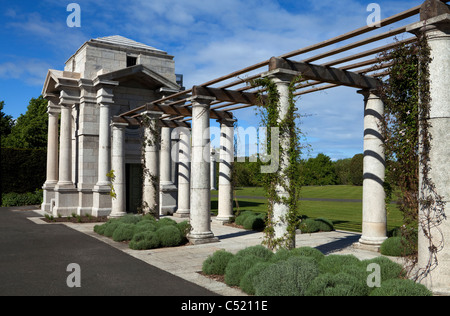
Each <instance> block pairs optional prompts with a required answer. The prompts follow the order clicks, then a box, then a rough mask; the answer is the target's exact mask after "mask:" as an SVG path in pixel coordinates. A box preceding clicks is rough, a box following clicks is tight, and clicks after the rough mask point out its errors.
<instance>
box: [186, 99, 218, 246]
mask: <svg viewBox="0 0 450 316" xmlns="http://www.w3.org/2000/svg"><path fill="white" fill-rule="evenodd" d="M214 99H215V98H211V97H203V96H195V97H193V98H192V100H193V102H192V162H191V170H192V173H191V217H190V224H191V232H190V233H189V235H188V239H189V241H190V242H192V243H193V244H201V243H210V242H216V241H218V239H217V238H216V237H214V234H213V232H212V231H211V179H210V176H211V173H210V158H209V155H210V134H209V133H210V131H209V119H210V116H209V110H210V103H211V102H212V101H213V100H214Z"/></svg>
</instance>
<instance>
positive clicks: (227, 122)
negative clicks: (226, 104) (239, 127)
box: [216, 118, 237, 127]
mask: <svg viewBox="0 0 450 316" xmlns="http://www.w3.org/2000/svg"><path fill="white" fill-rule="evenodd" d="M216 122H217V123H220V124H223V125H225V126H227V127H233V126H234V123H236V122H237V120H236V119H232V118H221V119H219V120H217V121H216Z"/></svg>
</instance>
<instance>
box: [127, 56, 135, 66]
mask: <svg viewBox="0 0 450 316" xmlns="http://www.w3.org/2000/svg"><path fill="white" fill-rule="evenodd" d="M136 65H137V57H132V56H127V67H131V66H136Z"/></svg>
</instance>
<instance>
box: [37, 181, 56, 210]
mask: <svg viewBox="0 0 450 316" xmlns="http://www.w3.org/2000/svg"><path fill="white" fill-rule="evenodd" d="M57 183H58V182H57V181H47V182H45V183H44V186H43V187H42V190H43V201H42V204H41V210H42V211H43V212H46V213H49V214H51V213H52V207H53V206H52V199H53V200H54V199H55V186H56V184H57Z"/></svg>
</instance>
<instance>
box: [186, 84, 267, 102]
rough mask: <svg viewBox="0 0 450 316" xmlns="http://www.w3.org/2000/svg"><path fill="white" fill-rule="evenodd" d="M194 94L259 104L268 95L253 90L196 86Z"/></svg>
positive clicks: (222, 100) (224, 100)
mask: <svg viewBox="0 0 450 316" xmlns="http://www.w3.org/2000/svg"><path fill="white" fill-rule="evenodd" d="M192 95H193V96H200V95H201V96H208V97H214V98H216V100H218V101H221V102H235V103H242V104H253V105H257V104H260V103H261V102H264V101H265V98H267V96H264V95H259V94H257V93H252V92H242V91H237V90H229V89H220V88H211V87H200V86H194V87H193V89H192Z"/></svg>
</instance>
